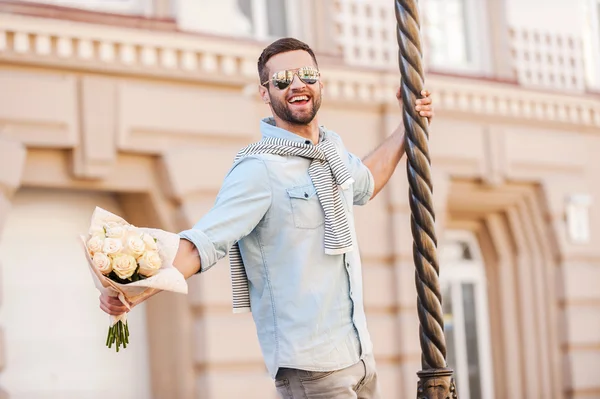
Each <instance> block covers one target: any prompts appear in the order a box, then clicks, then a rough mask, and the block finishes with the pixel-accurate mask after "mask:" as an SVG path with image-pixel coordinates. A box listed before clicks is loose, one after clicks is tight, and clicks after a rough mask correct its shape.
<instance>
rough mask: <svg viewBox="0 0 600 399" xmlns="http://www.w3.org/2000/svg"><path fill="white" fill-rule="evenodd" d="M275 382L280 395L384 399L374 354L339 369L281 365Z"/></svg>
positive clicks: (295, 398) (292, 398) (311, 398)
mask: <svg viewBox="0 0 600 399" xmlns="http://www.w3.org/2000/svg"><path fill="white" fill-rule="evenodd" d="M275 386H276V387H277V392H278V393H279V397H280V398H281V399H332V398H335V399H381V394H380V393H379V387H378V385H377V371H376V370H375V359H374V358H373V356H372V355H369V356H367V357H365V359H364V360H361V361H359V362H358V363H356V364H355V365H353V366H350V367H347V368H345V369H341V370H337V371H326V372H317V371H306V370H296V369H287V368H281V369H279V372H278V373H277V377H276V379H275Z"/></svg>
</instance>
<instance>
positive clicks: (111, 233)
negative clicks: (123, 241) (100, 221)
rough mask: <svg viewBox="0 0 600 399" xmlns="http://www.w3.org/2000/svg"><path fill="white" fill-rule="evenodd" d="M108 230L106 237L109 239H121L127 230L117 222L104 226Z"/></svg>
mask: <svg viewBox="0 0 600 399" xmlns="http://www.w3.org/2000/svg"><path fill="white" fill-rule="evenodd" d="M104 228H105V229H106V236H107V237H108V238H121V237H123V234H125V228H124V226H123V225H121V224H119V223H115V222H109V223H107V224H105V225H104Z"/></svg>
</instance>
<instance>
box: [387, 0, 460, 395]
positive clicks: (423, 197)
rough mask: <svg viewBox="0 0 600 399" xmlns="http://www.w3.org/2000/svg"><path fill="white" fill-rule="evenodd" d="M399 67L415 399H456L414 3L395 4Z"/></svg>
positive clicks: (400, 0)
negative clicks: (413, 290)
mask: <svg viewBox="0 0 600 399" xmlns="http://www.w3.org/2000/svg"><path fill="white" fill-rule="evenodd" d="M394 3H395V8H396V20H397V30H396V36H397V39H398V46H399V54H398V61H399V66H400V74H401V76H402V79H401V93H402V103H403V120H404V130H405V140H406V142H405V147H406V155H407V159H408V162H407V174H408V182H409V203H410V210H411V219H410V222H411V224H410V225H411V231H412V236H413V260H414V263H415V268H416V273H415V282H416V287H417V311H418V314H419V323H420V326H419V340H420V343H421V352H422V355H421V367H422V370H421V371H419V372H418V373H417V375H418V376H419V383H418V386H417V398H418V399H450V398H453V399H455V398H458V394H457V392H456V386H455V384H454V379H453V377H452V374H453V370H451V369H449V368H448V367H447V364H446V339H445V336H444V319H443V311H442V294H441V289H440V283H439V265H438V260H437V253H436V251H437V239H436V234H435V214H434V210H433V200H432V195H433V186H432V183H431V160H430V158H429V146H428V140H429V132H428V130H429V129H428V123H427V119H426V118H424V117H421V116H420V115H419V113H418V111H416V110H415V108H414V104H415V101H416V100H417V98H418V97H421V91H422V90H423V85H424V73H423V65H422V58H423V56H422V51H421V34H420V22H419V8H418V0H395V1H394Z"/></svg>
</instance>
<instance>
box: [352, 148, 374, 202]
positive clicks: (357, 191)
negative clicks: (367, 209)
mask: <svg viewBox="0 0 600 399" xmlns="http://www.w3.org/2000/svg"><path fill="white" fill-rule="evenodd" d="M348 169H349V171H350V174H351V175H352V178H353V179H354V205H364V204H366V203H367V202H369V200H370V199H371V197H372V196H373V191H374V190H375V180H374V179H373V175H372V174H371V171H370V170H369V168H367V167H366V166H365V164H363V163H362V161H361V160H360V158H359V157H357V156H356V155H354V154H352V153H350V152H348Z"/></svg>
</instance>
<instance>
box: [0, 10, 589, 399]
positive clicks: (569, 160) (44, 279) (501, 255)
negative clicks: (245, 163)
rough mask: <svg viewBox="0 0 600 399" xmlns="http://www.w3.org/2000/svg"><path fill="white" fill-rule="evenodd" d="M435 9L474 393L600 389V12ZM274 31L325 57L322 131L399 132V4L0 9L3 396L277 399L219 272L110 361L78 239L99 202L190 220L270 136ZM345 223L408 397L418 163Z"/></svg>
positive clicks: (460, 314)
mask: <svg viewBox="0 0 600 399" xmlns="http://www.w3.org/2000/svg"><path fill="white" fill-rule="evenodd" d="M421 8H422V15H423V21H422V23H423V38H424V43H425V49H426V50H425V63H426V66H427V76H426V87H427V88H428V89H429V90H431V91H432V92H433V93H434V94H433V98H434V101H435V107H436V117H435V119H434V122H433V124H432V126H431V139H430V152H431V159H432V173H433V186H434V202H435V210H436V223H437V234H438V241H439V250H440V259H441V269H442V270H441V272H440V281H441V284H442V289H443V295H444V314H445V323H446V335H447V341H448V361H449V363H450V365H451V366H452V367H453V368H454V369H455V370H456V371H457V381H458V388H459V392H460V393H461V397H462V398H473V399H476V398H482V399H491V398H495V399H505V398H506V399H508V398H510V399H537V398H557V399H558V398H576V399H583V398H600V234H599V233H598V232H599V231H600V211H598V209H599V208H598V199H599V198H600V184H599V183H598V177H599V176H600V1H598V0H580V1H576V2H564V1H560V0H551V1H550V0H546V1H542V0H527V1H525V0H521V1H517V0H485V1H479V0H423V1H421ZM285 35H292V36H296V37H299V38H301V39H304V40H306V41H307V42H308V43H309V44H311V46H313V47H314V48H315V49H316V51H317V57H318V59H319V63H320V68H321V71H322V74H323V80H324V85H325V92H324V99H323V106H322V109H321V111H320V117H319V121H320V123H322V124H324V125H326V126H327V127H329V128H330V129H332V130H334V131H336V132H338V133H339V134H340V135H341V136H342V137H343V139H344V141H345V143H346V146H347V147H348V149H349V150H350V151H352V152H354V153H355V154H357V155H359V156H364V155H366V154H367V153H369V152H370V151H371V150H372V149H373V148H375V147H376V146H377V145H378V143H380V142H381V141H382V140H383V139H384V138H385V137H386V136H387V135H388V134H389V133H391V132H392V130H393V129H394V128H395V126H396V125H397V124H398V123H399V122H400V121H401V114H400V110H399V107H398V104H397V102H396V100H395V96H394V93H395V90H396V88H397V86H398V84H399V73H398V69H397V44H396V43H395V40H396V38H395V17H394V13H393V6H392V2H391V1H383V0H374V1H361V0H310V1H306V2H299V1H295V0H285V1H284V0H282V1H280V2H276V1H267V0H247V1H243V0H239V1H233V0H219V1H218V2H217V1H215V2H209V1H199V0H177V1H169V0H157V1H154V2H152V1H145V0H125V1H105V2H102V1H83V0H81V1H77V0H72V1H66V0H65V1H61V0H56V1H53V0H46V1H45V2H44V4H42V3H35V2H30V1H5V0H0V298H1V299H0V389H1V392H2V394H0V397H5V398H11V399H20V398H23V399H29V398H36V399H37V398H49V399H50V398H52V399H54V398H68V399H71V398H77V399H79V398H90V399H95V398H104V397H108V396H110V397H115V398H119V399H121V398H122V399H129V398H131V399H146V398H157V399H158V398H160V399H162V398H169V399H171V398H173V399H179V398H181V399H191V398H211V399H225V398H227V399H228V398H248V399H252V398H256V399H259V398H260V399H264V398H273V399H274V398H275V397H276V393H275V390H274V388H273V384H272V381H271V380H270V378H269V377H268V375H267V373H266V370H265V367H264V365H263V362H262V357H261V353H260V349H259V346H258V341H257V338H256V333H255V330H254V325H253V322H252V319H251V316H249V315H234V314H232V312H231V298H230V296H231V289H230V280H229V268H228V263H227V260H226V259H224V260H222V261H220V262H219V265H217V266H215V267H214V268H213V269H212V270H211V271H209V272H208V273H207V274H206V275H202V276H195V277H193V278H191V279H190V280H189V285H190V293H189V295H187V296H183V295H177V294H169V293H162V294H160V295H158V296H155V297H154V298H152V299H151V300H149V301H148V302H147V303H146V304H144V305H142V306H140V307H139V308H136V309H135V310H134V311H133V312H132V314H131V320H130V325H131V332H132V338H131V340H132V345H131V346H130V347H128V348H127V349H126V350H125V351H123V352H120V353H118V354H115V353H114V352H112V351H110V350H108V349H106V348H105V347H104V340H105V336H106V335H105V334H106V329H107V323H108V318H107V316H106V315H104V314H103V313H102V312H101V310H100V309H99V307H98V293H97V291H96V290H95V288H94V286H93V283H92V280H91V278H90V276H89V272H88V271H87V269H86V268H87V266H86V264H85V258H84V256H83V253H82V252H81V248H80V246H79V244H78V242H77V237H78V234H79V233H81V232H84V231H86V229H87V226H88V223H89V218H90V216H91V213H92V211H93V209H94V207H95V206H101V207H103V208H105V209H108V210H111V211H113V212H116V213H118V214H120V215H122V216H124V217H125V218H126V219H128V220H129V221H131V222H132V223H134V224H136V225H143V226H152V227H158V228H163V229H166V230H170V231H180V230H183V229H186V228H189V227H190V226H191V225H193V224H194V223H195V222H196V221H197V220H198V219H199V218H200V217H202V215H203V214H204V213H205V212H207V211H208V209H210V207H211V205H212V203H213V201H214V199H215V196H216V193H217V192H218V190H219V187H220V183H221V181H222V178H223V177H224V175H225V173H226V172H227V170H228V168H229V166H230V165H231V162H232V160H233V157H234V155H235V153H236V152H237V150H238V149H239V148H241V147H243V146H244V145H245V144H247V143H249V142H251V141H254V140H256V139H258V138H259V137H260V136H259V131H258V122H259V120H260V118H262V117H264V116H267V115H269V113H268V111H269V110H268V109H267V108H265V105H264V104H263V103H262V102H261V101H260V99H259V97H258V94H257V92H258V90H257V81H258V79H257V72H256V60H257V58H258V55H259V54H260V52H261V50H262V48H263V47H264V46H265V45H266V44H267V43H268V42H269V41H270V40H272V39H273V38H275V37H278V36H285ZM354 212H355V213H354V214H355V218H356V224H357V229H358V232H357V233H358V239H359V241H360V245H361V249H362V252H361V257H362V263H363V267H364V271H363V275H364V289H365V306H366V312H367V317H368V323H369V329H370V331H371V335H372V338H373V340H374V347H375V349H374V350H375V355H376V360H377V363H378V369H379V373H380V379H381V387H382V390H383V393H384V397H385V398H410V397H414V395H415V390H416V381H417V377H416V372H417V371H419V370H420V347H419V341H418V326H419V325H418V318H417V310H416V291H415V288H414V266H413V261H412V237H411V232H410V223H409V221H410V210H409V207H408V187H407V178H406V171H405V164H404V163H402V164H401V165H400V166H399V167H398V170H397V171H396V173H395V174H394V176H393V177H392V179H391V181H390V183H389V185H388V186H387V187H386V188H385V190H384V191H383V192H382V194H381V195H379V196H378V197H377V198H376V199H374V200H373V201H372V202H371V203H369V204H368V205H367V206H365V207H360V209H359V208H357V209H355V211H354ZM2 395H3V396H2Z"/></svg>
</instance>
